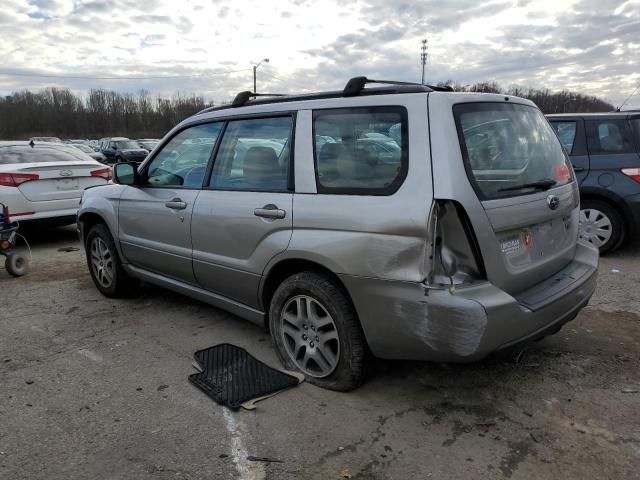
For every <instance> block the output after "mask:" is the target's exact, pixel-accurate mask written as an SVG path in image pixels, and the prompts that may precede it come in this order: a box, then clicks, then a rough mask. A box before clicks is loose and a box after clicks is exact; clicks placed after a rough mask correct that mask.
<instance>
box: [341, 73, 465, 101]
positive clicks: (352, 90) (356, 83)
mask: <svg viewBox="0 0 640 480" xmlns="http://www.w3.org/2000/svg"><path fill="white" fill-rule="evenodd" d="M367 83H381V84H386V85H415V86H420V87H424V88H425V91H441V92H452V91H453V88H451V87H450V86H448V85H446V86H434V85H424V84H422V83H415V82H399V81H397V80H373V79H371V78H367V77H353V78H352V79H350V80H349V81H348V82H347V84H346V85H345V87H344V90H342V95H343V96H345V97H354V96H356V95H358V94H360V92H362V90H363V89H364V86H365V85H366V84H367Z"/></svg>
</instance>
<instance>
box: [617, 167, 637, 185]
mask: <svg viewBox="0 0 640 480" xmlns="http://www.w3.org/2000/svg"><path fill="white" fill-rule="evenodd" d="M620 171H621V172H622V173H624V174H625V175H626V176H627V177H631V178H633V179H634V180H635V181H636V182H639V183H640V167H635V168H623V169H622V170H620Z"/></svg>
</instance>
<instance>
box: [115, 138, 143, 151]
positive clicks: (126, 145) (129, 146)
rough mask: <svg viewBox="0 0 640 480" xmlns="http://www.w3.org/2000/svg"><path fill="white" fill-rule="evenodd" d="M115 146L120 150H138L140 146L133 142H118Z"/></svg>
mask: <svg viewBox="0 0 640 480" xmlns="http://www.w3.org/2000/svg"><path fill="white" fill-rule="evenodd" d="M116 145H117V147H118V148H119V149H120V150H140V145H138V144H137V143H136V142H134V141H133V140H120V141H118V142H116Z"/></svg>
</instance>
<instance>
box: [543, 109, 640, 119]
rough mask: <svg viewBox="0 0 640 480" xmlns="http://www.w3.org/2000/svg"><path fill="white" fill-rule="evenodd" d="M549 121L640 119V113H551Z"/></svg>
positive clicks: (548, 116)
mask: <svg viewBox="0 0 640 480" xmlns="http://www.w3.org/2000/svg"><path fill="white" fill-rule="evenodd" d="M546 117H547V118H549V119H559V120H561V119H567V120H569V119H575V118H600V119H602V120H616V119H617V120H619V119H621V118H622V119H625V118H640V112H637V111H626V112H625V111H622V112H595V113H551V114H548V115H546Z"/></svg>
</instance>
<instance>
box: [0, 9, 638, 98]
mask: <svg viewBox="0 0 640 480" xmlns="http://www.w3.org/2000/svg"><path fill="white" fill-rule="evenodd" d="M2 7H3V8H2V9H1V10H0V31H1V32H2V35H0V52H1V53H2V62H1V63H0V92H1V93H8V92H11V91H13V90H17V89H23V88H29V89H38V88H43V87H48V86H58V87H69V88H71V89H73V90H78V91H82V90H87V89H90V88H95V87H103V88H112V89H115V90H119V91H129V92H136V91H138V90H140V89H146V90H148V91H150V92H152V93H163V94H171V93H173V92H176V91H181V92H197V93H200V94H203V95H204V96H205V97H207V98H208V99H213V100H226V99H228V98H230V97H232V96H233V93H235V92H237V91H239V90H246V89H249V88H250V87H251V82H252V70H251V65H252V62H258V61H260V60H261V59H263V58H265V57H268V58H269V59H270V62H269V63H268V64H263V65H261V66H260V67H259V69H258V90H261V91H269V92H295V91H309V90H325V89H333V88H341V87H342V86H343V85H344V83H345V82H346V80H347V79H348V78H349V77H352V76H356V75H367V76H369V77H373V78H376V77H380V78H385V79H398V80H407V81H419V80H420V40H421V39H422V38H424V37H427V38H428V40H429V60H428V64H427V79H428V81H430V82H437V81H444V80H448V79H451V80H454V81H456V82H460V83H462V84H469V83H474V82H479V81H497V82H499V83H500V84H502V85H503V86H505V87H507V86H511V85H520V86H534V87H548V88H550V89H552V90H561V89H571V90H575V91H579V92H582V93H589V94H594V95H599V96H601V97H602V98H604V99H605V100H608V101H610V102H611V103H613V104H614V105H620V104H621V103H622V102H623V101H624V99H625V98H626V97H627V96H628V95H629V94H630V93H631V92H633V90H634V89H635V88H636V87H637V86H638V85H640V69H639V63H638V62H639V59H640V0H629V1H615V0H531V1H529V0H513V1H509V0H491V1H488V2H484V3H481V2H479V1H477V0H447V1H442V0H438V1H435V0H425V1H420V0H350V1H344V0H340V1H331V0H321V1H320V0H318V1H311V0H279V1H269V0H262V1H260V0H257V1H253V0H233V1H227V0H157V1H152V0H89V1H85V0H2ZM8 74H11V75H8ZM19 74H21V75H25V76H21V75H19ZM27 74H29V75H34V76H26V75H27ZM35 75H38V76H35ZM46 75H51V76H55V77H46ZM71 77H84V78H71ZM86 77H119V79H113V78H106V79H104V78H102V79H99V78H86ZM150 77H155V78H150ZM629 107H636V108H640V91H639V92H638V93H637V94H636V95H635V96H634V97H632V99H631V100H630V101H629V103H628V105H627V108H629Z"/></svg>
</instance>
